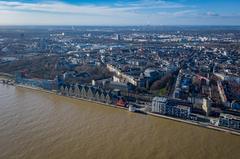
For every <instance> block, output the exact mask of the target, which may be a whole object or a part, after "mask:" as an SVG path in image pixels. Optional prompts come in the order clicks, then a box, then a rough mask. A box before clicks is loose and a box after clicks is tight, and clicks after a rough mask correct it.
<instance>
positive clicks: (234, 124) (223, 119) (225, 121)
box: [219, 113, 240, 130]
mask: <svg viewBox="0 0 240 159" xmlns="http://www.w3.org/2000/svg"><path fill="white" fill-rule="evenodd" d="M219 126H223V127H227V128H230V129H237V130H240V117H238V116H235V115H232V114H225V113H221V114H220V117H219Z"/></svg>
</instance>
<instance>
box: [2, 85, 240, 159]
mask: <svg viewBox="0 0 240 159" xmlns="http://www.w3.org/2000/svg"><path fill="white" fill-rule="evenodd" d="M78 158H80V159H95V158H96V159H125V158H127V159H155V158H156V159H168V158H169V159H175V158H177V159H188V158H189V159H198V158H199V159H208V158H209V159H214V158H217V159H221V158H222V159H231V158H234V159H235V158H236V159H238V158H240V136H236V135H231V134H228V133H224V132H219V131H215V130H210V129H206V128H201V127H197V126H192V125H188V124H184V123H180V122H175V121H171V120H166V119H161V118H157V117H152V116H148V115H141V114H136V113H131V112H128V111H125V110H121V109H115V108H111V107H107V106H103V105H99V104H94V103H89V102H85V101H80V100H76V99H70V98H67V97H61V96H57V95H53V94H48V93H44V92H40V91H35V90H30V89H25V88H20V87H13V86H7V85H1V84H0V159H78Z"/></svg>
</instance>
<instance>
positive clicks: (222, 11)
mask: <svg viewBox="0 0 240 159" xmlns="http://www.w3.org/2000/svg"><path fill="white" fill-rule="evenodd" d="M239 6H240V0H131V1H130V0H121V1H116V0H105V1H100V0H88V1H87V0H0V25H240V9H239Z"/></svg>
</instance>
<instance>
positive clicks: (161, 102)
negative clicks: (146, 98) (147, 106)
mask: <svg viewBox="0 0 240 159" xmlns="http://www.w3.org/2000/svg"><path fill="white" fill-rule="evenodd" d="M166 104H167V98H166V97H154V98H153V100H152V112H156V113H160V114H165V110H164V108H165V106H166Z"/></svg>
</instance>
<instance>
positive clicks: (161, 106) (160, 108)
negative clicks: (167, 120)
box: [152, 97, 191, 119]
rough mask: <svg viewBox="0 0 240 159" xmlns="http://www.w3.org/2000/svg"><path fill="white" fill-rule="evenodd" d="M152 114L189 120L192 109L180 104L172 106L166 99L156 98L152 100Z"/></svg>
mask: <svg viewBox="0 0 240 159" xmlns="http://www.w3.org/2000/svg"><path fill="white" fill-rule="evenodd" d="M152 112H155V113H160V114H163V115H169V116H174V117H178V118H183V119H188V118H189V117H190V113H191V108H190V107H189V106H185V105H180V104H177V105H173V104H170V103H168V100H167V98H165V97H154V98H153V100H152Z"/></svg>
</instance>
